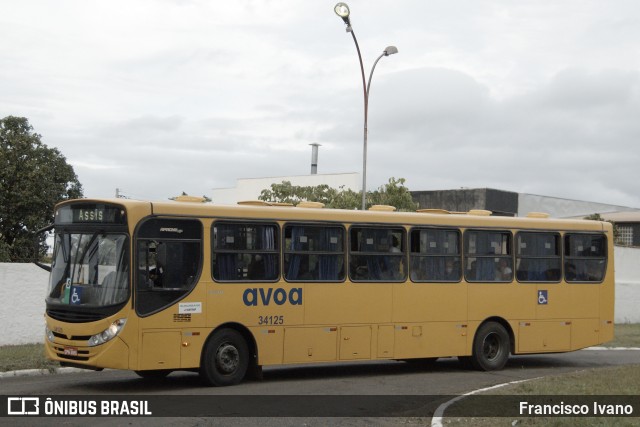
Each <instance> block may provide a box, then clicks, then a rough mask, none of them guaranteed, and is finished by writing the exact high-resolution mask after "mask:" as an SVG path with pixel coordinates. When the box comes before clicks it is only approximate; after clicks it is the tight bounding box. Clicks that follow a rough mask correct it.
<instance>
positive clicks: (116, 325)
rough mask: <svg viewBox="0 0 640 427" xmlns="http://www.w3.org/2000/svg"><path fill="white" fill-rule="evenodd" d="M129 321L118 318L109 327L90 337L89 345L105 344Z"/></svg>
mask: <svg viewBox="0 0 640 427" xmlns="http://www.w3.org/2000/svg"><path fill="white" fill-rule="evenodd" d="M126 322H127V319H118V320H116V321H115V322H113V323H112V324H111V325H110V326H109V327H108V328H107V329H105V330H104V331H102V332H100V333H99V334H95V335H94V336H92V337H91V338H89V342H88V344H89V347H94V346H96V345H100V344H104V343H106V342H107V341H110V340H111V339H113V338H114V337H115V336H116V335H118V334H119V333H120V331H121V330H122V328H123V327H124V324H125V323H126Z"/></svg>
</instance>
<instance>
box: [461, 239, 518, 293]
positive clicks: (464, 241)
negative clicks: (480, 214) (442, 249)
mask: <svg viewBox="0 0 640 427" xmlns="http://www.w3.org/2000/svg"><path fill="white" fill-rule="evenodd" d="M474 232H486V233H492V232H493V233H499V234H508V235H509V241H508V245H509V247H510V248H511V253H509V254H507V255H500V254H494V255H477V254H474V256H471V255H470V254H469V252H468V239H467V235H468V234H470V233H474ZM513 244H514V240H513V230H512V229H505V228H482V227H481V228H465V229H464V231H463V233H462V263H463V271H462V276H463V277H464V280H465V281H466V282H467V283H474V284H475V283H490V284H509V283H515V281H516V280H515V276H516V272H515V259H514V256H515V251H514V246H513ZM472 258H475V259H476V262H477V260H478V258H483V259H489V258H494V259H495V258H508V259H510V260H511V265H510V267H511V279H509V280H476V279H470V278H469V277H467V269H466V268H465V264H466V262H467V260H469V259H472Z"/></svg>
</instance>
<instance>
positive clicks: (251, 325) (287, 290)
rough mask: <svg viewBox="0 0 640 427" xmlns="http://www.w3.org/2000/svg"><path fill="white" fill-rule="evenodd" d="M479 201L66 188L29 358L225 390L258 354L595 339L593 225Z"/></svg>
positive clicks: (607, 239)
mask: <svg viewBox="0 0 640 427" xmlns="http://www.w3.org/2000/svg"><path fill="white" fill-rule="evenodd" d="M489 214H490V212H488V211H470V212H467V213H449V212H446V211H439V210H423V211H419V212H412V213H403V212H394V211H392V210H391V209H386V208H384V207H376V208H375V209H373V210H369V211H349V210H333V209H322V208H321V205H319V204H313V203H301V204H300V205H298V206H296V207H289V206H273V205H269V204H268V203H257V202H256V203H248V204H247V203H243V204H239V205H238V206H217V205H214V204H209V203H187V202H177V201H167V202H143V201H133V200H122V199H114V200H90V199H82V200H73V201H66V202H63V203H61V204H59V205H58V206H56V209H55V224H54V226H55V244H54V256H53V263H52V266H51V275H50V284H49V289H48V295H47V298H46V339H45V342H46V353H47V356H48V357H49V358H50V359H52V360H56V361H59V362H60V363H61V364H62V365H64V366H74V367H81V368H89V369H96V370H99V369H102V368H114V369H128V370H133V371H135V372H136V373H138V374H139V375H140V376H142V377H162V376H164V375H166V374H168V373H169V372H171V371H175V370H190V371H197V372H200V374H201V376H202V378H203V379H204V381H205V383H207V384H209V385H216V386H221V385H232V384H237V383H239V382H240V381H241V380H242V379H243V378H244V377H245V376H246V375H253V374H260V372H261V368H262V367H263V366H273V365H284V364H299V363H318V362H339V361H359V360H410V359H435V358H441V357H458V358H459V359H460V361H461V362H462V364H463V365H465V366H469V367H473V368H476V369H479V370H495V369H501V368H503V367H504V365H505V364H506V362H507V359H508V357H509V355H510V354H514V355H515V354H532V353H551V352H566V351H572V350H577V349H581V348H584V347H588V346H592V345H596V344H600V343H603V342H605V341H608V340H610V339H612V338H613V320H614V314H613V311H614V309H613V307H614V268H613V231H612V227H611V225H610V224H609V223H606V222H598V221H585V220H560V219H552V218H548V216H547V215H544V214H530V215H528V216H527V217H521V218H509V217H498V216H490V215H489Z"/></svg>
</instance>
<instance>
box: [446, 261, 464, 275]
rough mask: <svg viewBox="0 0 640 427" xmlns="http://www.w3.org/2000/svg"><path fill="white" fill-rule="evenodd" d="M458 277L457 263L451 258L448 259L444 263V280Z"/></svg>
mask: <svg viewBox="0 0 640 427" xmlns="http://www.w3.org/2000/svg"><path fill="white" fill-rule="evenodd" d="M458 279H460V270H459V267H458V265H457V263H455V262H453V260H452V259H448V260H447V262H446V263H445V270H444V280H458Z"/></svg>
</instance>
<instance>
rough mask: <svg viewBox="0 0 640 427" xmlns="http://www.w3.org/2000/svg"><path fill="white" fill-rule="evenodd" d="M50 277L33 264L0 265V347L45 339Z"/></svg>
mask: <svg viewBox="0 0 640 427" xmlns="http://www.w3.org/2000/svg"><path fill="white" fill-rule="evenodd" d="M48 284H49V273H48V272H47V271H45V270H43V269H41V268H40V267H37V266H35V265H34V264H9V263H0V325H2V333H0V345H11V344H29V343H35V342H41V341H42V340H43V339H44V310H45V304H44V299H45V297H46V293H47V286H48Z"/></svg>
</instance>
